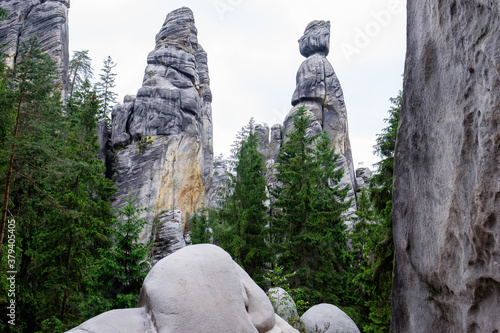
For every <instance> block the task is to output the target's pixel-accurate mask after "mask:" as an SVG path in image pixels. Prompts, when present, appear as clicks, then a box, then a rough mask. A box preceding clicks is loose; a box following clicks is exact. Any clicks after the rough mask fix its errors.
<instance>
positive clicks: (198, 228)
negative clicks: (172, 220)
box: [189, 208, 218, 244]
mask: <svg viewBox="0 0 500 333" xmlns="http://www.w3.org/2000/svg"><path fill="white" fill-rule="evenodd" d="M217 216H218V212H217V211H216V210H215V209H208V208H203V209H202V210H201V212H199V213H196V214H194V215H193V216H192V217H191V220H190V223H189V226H190V227H189V233H190V236H191V241H192V242H193V244H204V243H211V242H212V241H213V237H214V230H217V228H218V225H217V224H218V219H217Z"/></svg>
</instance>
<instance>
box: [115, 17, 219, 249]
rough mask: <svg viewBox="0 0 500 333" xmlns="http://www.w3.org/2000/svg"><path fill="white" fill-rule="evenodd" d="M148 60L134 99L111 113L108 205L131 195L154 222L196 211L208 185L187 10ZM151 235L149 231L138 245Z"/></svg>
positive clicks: (208, 113) (200, 75) (206, 137)
mask: <svg viewBox="0 0 500 333" xmlns="http://www.w3.org/2000/svg"><path fill="white" fill-rule="evenodd" d="M147 61H148V65H147V67H146V70H145V75H144V80H143V85H142V88H141V89H139V91H138V92H137V96H126V97H125V99H124V103H123V104H120V105H117V106H116V107H115V108H114V110H113V114H112V118H113V120H112V137H111V140H112V144H113V147H114V150H115V159H116V163H115V169H116V172H115V174H116V183H117V186H118V188H119V191H118V193H117V194H116V195H115V197H114V205H116V206H122V205H123V204H124V199H125V198H126V197H127V196H129V194H132V196H134V197H138V202H139V203H140V204H142V205H143V206H145V207H147V208H149V212H147V214H146V218H147V220H148V222H150V223H152V222H153V219H154V218H155V217H158V215H159V214H160V213H162V212H165V211H167V210H181V211H182V213H183V214H190V213H193V212H195V211H197V210H198V209H200V208H201V206H202V203H203V202H204V200H205V196H206V195H207V193H208V191H209V190H210V187H211V179H212V178H211V177H212V169H213V161H212V159H213V149H212V110H211V101H212V95H211V92H210V87H209V76H208V67H207V55H206V53H205V51H204V50H203V48H202V47H201V45H200V44H198V39H197V30H196V27H195V25H194V17H193V13H192V11H191V10H190V9H189V8H185V7H183V8H180V9H177V10H175V11H173V12H171V13H170V14H168V15H167V18H166V20H165V23H164V24H163V27H162V28H161V30H160V32H159V33H158V34H157V35H156V47H155V49H154V50H153V51H152V52H151V53H150V54H149V56H148V60H147ZM150 233H151V226H148V227H147V228H146V229H145V230H144V232H143V236H142V239H144V240H146V239H147V238H148V237H149V235H150Z"/></svg>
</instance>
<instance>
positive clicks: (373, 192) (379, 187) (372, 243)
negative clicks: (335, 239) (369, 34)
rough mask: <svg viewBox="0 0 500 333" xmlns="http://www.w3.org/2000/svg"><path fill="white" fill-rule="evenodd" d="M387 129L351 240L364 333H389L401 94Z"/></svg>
mask: <svg viewBox="0 0 500 333" xmlns="http://www.w3.org/2000/svg"><path fill="white" fill-rule="evenodd" d="M390 100H391V102H392V104H393V105H392V106H391V108H390V110H389V118H387V119H385V121H386V122H387V123H388V126H387V127H386V128H385V129H384V130H383V133H382V134H380V135H378V137H377V144H376V145H375V151H376V152H377V154H378V155H379V156H380V157H381V158H382V160H381V161H380V162H379V163H377V166H378V170H377V172H376V173H375V174H374V175H373V176H372V178H371V180H370V187H369V189H368V190H363V192H362V194H361V196H360V197H359V199H358V205H359V209H358V211H357V215H358V217H359V222H358V223H357V224H356V228H355V230H354V231H353V232H352V234H351V235H350V237H351V238H352V240H353V248H354V251H353V252H354V253H355V257H356V258H357V263H356V265H357V267H359V274H358V277H357V280H358V281H359V282H360V283H361V284H362V286H363V297H364V299H365V307H366V313H367V314H366V315H365V320H364V322H365V325H364V327H363V329H364V331H365V332H389V330H390V316H391V288H392V271H393V256H394V245H393V239H392V182H393V172H394V150H395V145H396V134H397V129H398V122H399V114H400V110H401V92H400V93H399V95H398V96H397V97H396V98H391V99H390Z"/></svg>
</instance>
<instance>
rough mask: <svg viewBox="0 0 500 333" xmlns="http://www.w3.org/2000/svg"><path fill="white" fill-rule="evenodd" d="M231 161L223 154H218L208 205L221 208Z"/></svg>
mask: <svg viewBox="0 0 500 333" xmlns="http://www.w3.org/2000/svg"><path fill="white" fill-rule="evenodd" d="M228 171H229V161H228V160H227V159H224V157H223V156H222V155H219V156H216V157H215V160H214V166H213V174H212V188H211V189H210V192H209V195H208V205H209V206H210V207H213V208H217V209H220V208H222V206H221V201H222V199H223V198H224V191H225V190H226V188H227V182H228V181H229V176H228Z"/></svg>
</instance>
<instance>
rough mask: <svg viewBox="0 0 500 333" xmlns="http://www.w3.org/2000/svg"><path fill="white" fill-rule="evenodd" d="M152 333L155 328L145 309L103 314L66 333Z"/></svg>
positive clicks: (122, 310)
mask: <svg viewBox="0 0 500 333" xmlns="http://www.w3.org/2000/svg"><path fill="white" fill-rule="evenodd" d="M70 332H71V333H104V332H106V333H107V332H113V333H153V332H155V328H154V325H153V322H152V321H151V316H150V315H149V314H148V313H147V312H146V309H145V308H137V309H120V310H111V311H108V312H104V313H102V314H100V315H98V316H96V317H94V318H92V319H89V320H87V321H86V322H84V323H83V324H81V325H80V326H77V327H75V328H73V329H72V330H69V331H68V333H70Z"/></svg>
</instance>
